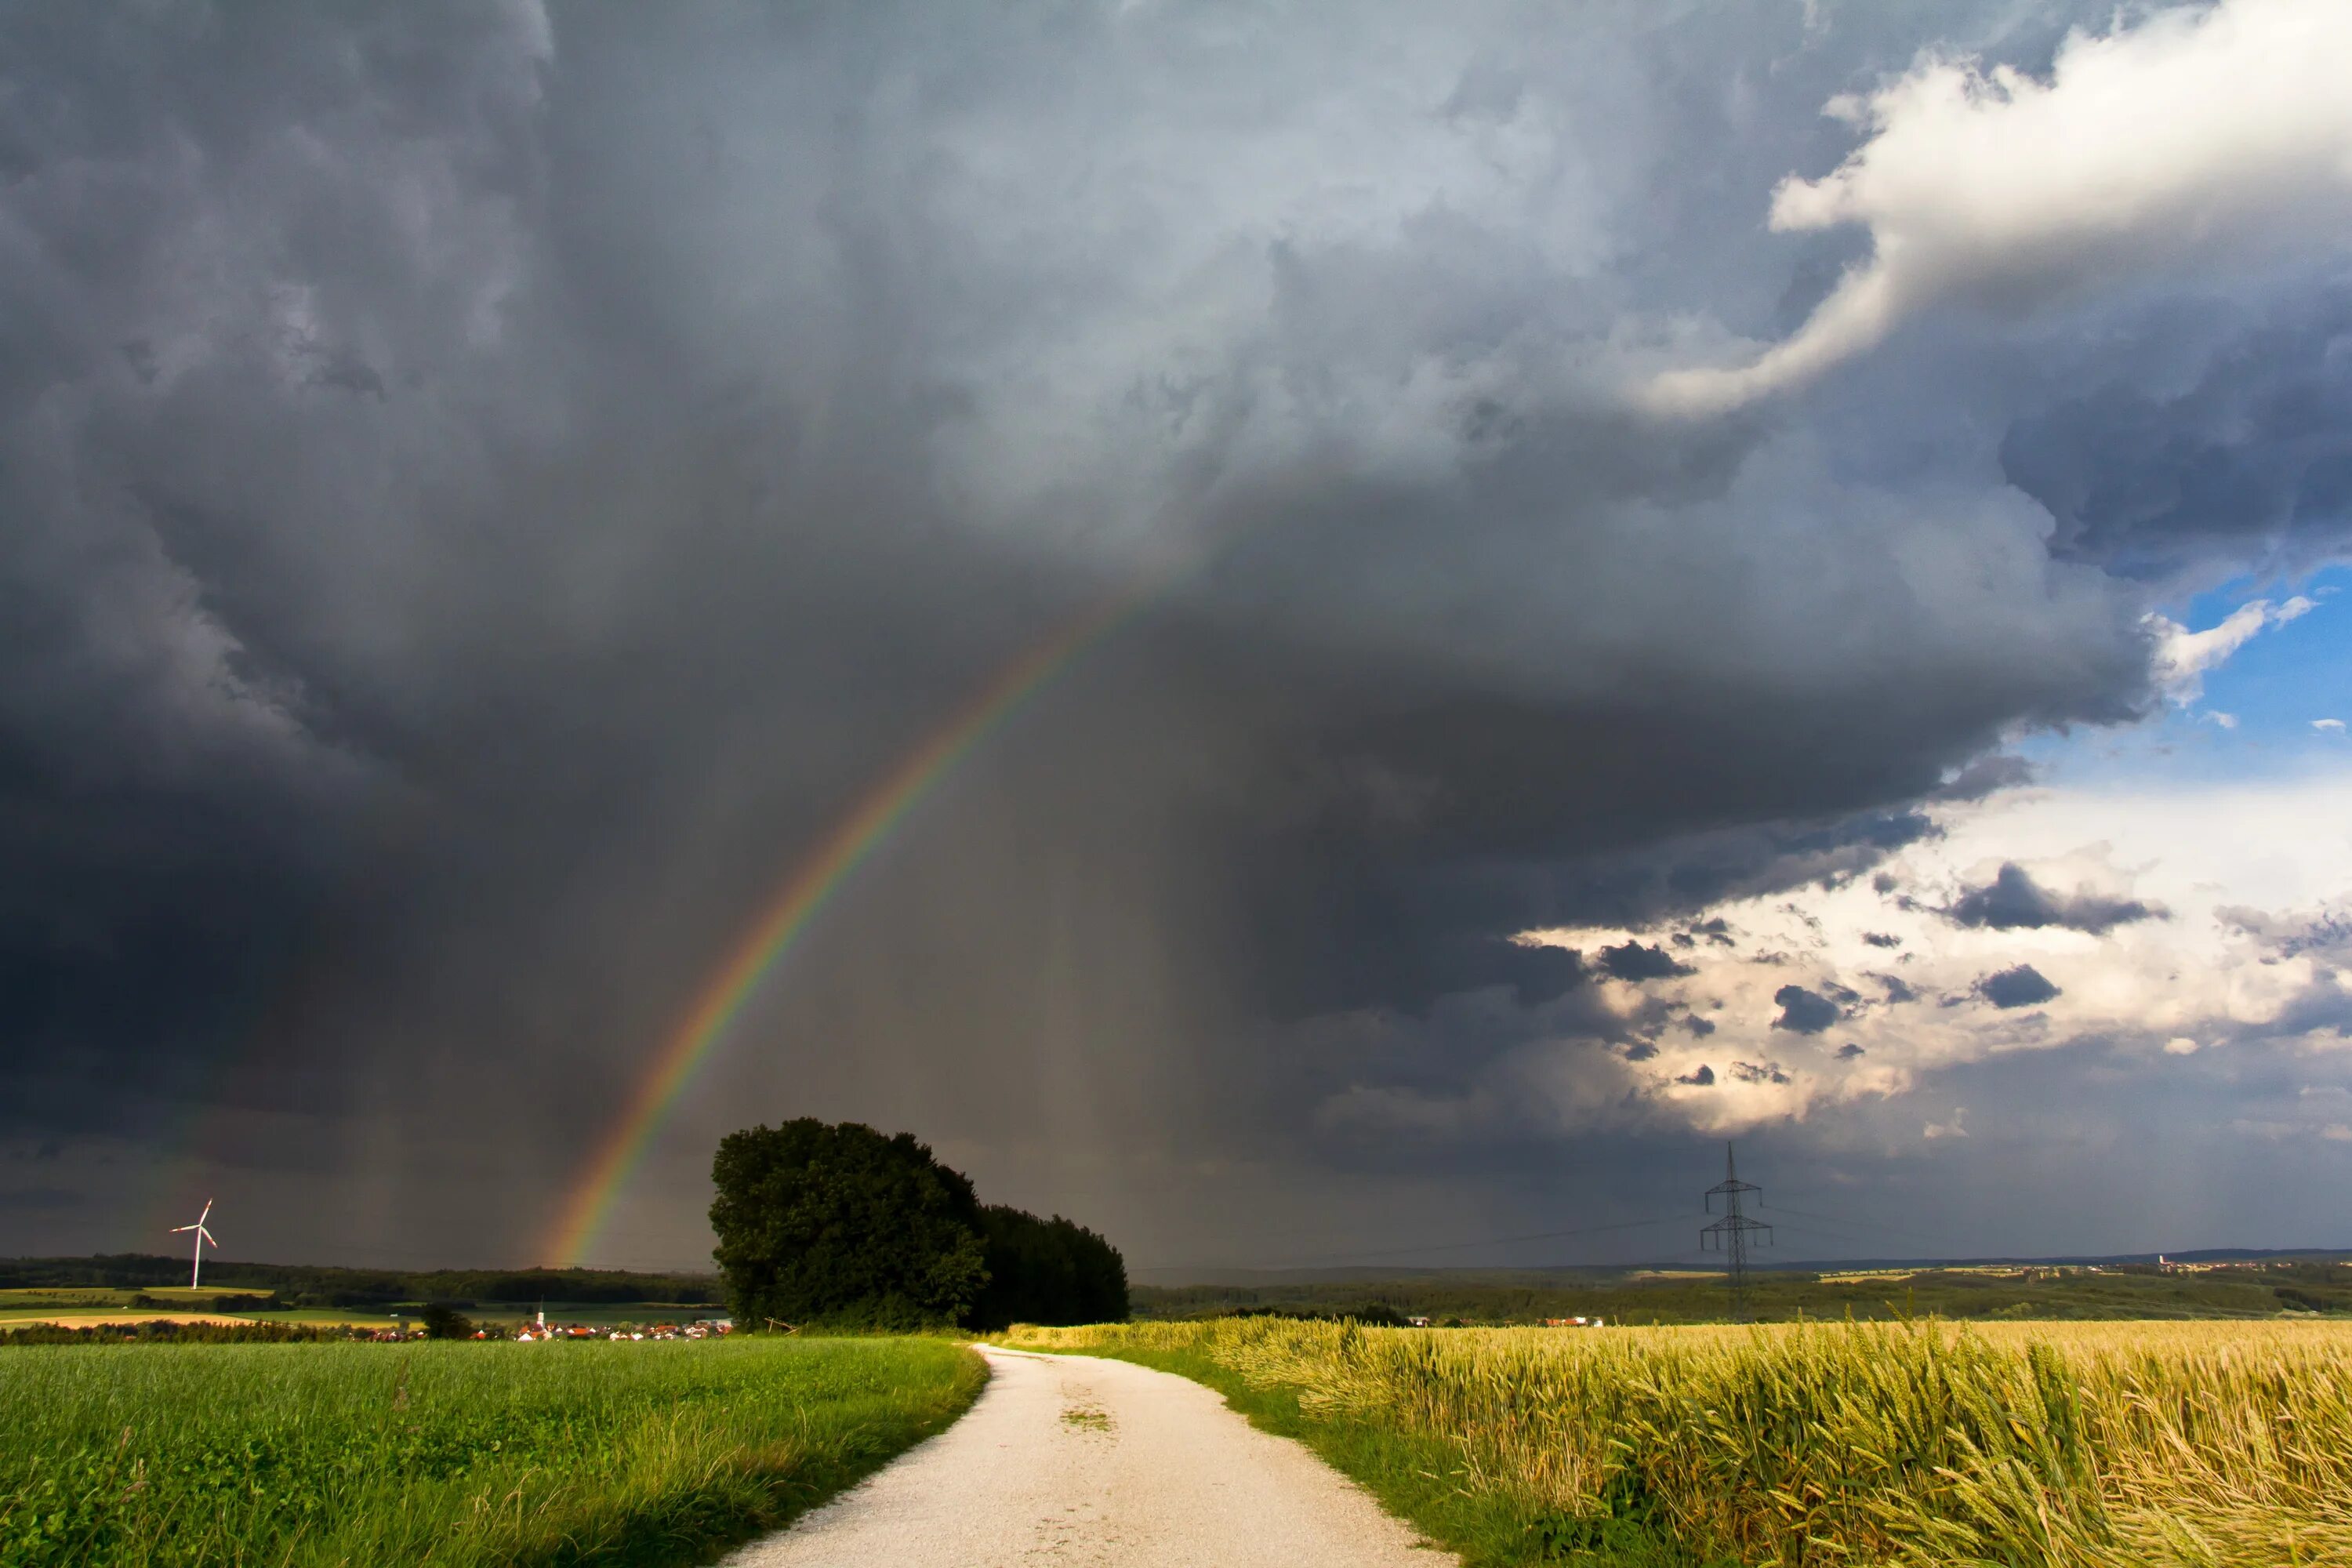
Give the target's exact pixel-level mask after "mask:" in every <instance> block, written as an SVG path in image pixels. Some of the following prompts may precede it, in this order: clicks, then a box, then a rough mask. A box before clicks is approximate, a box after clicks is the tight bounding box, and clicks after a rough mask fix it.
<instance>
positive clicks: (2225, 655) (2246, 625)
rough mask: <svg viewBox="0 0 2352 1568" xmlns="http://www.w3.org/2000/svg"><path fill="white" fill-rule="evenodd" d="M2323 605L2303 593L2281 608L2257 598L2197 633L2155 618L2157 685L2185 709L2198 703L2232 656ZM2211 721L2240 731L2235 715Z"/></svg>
mask: <svg viewBox="0 0 2352 1568" xmlns="http://www.w3.org/2000/svg"><path fill="white" fill-rule="evenodd" d="M2318 607H2319V606H2318V605H2317V603H2316V602H2315V601H2314V600H2311V599H2306V598H2305V597H2304V596H2303V595H2300V594H2298V595H2295V596H2294V598H2292V599H2288V600H2286V601H2284V603H2281V604H2276V605H2273V604H2272V603H2271V602H2270V601H2269V600H2268V599H2254V600H2252V601H2250V602H2248V603H2246V604H2243V605H2239V606H2238V607H2237V608H2236V609H2234V610H2232V611H2231V612H2230V613H2229V614H2228V615H2227V616H2223V617H2222V619H2221V622H2220V623H2219V624H2217V625H2214V626H2208V627H2206V628H2205V629H2204V630H2203V631H2201V632H2192V631H2190V630H2189V628H2188V627H2187V626H2182V625H2181V624H2180V623H2179V621H2176V620H2172V619H2169V618H2168V617H2167V616H2148V618H2147V625H2148V628H2149V630H2151V631H2153V632H2154V633H2155V634H2156V639H2157V642H2156V679H2157V684H2158V685H2159V686H2161V687H2162V688H2163V689H2164V694H2165V695H2166V696H2168V697H2169V698H2171V699H2172V700H2173V701H2175V702H2178V703H2180V704H2183V705H2184V706H2185V705H2187V704H2188V703H2190V702H2194V701H2196V700H2197V699H2198V698H2200V697H2201V696H2203V695H2204V692H2205V677H2206V676H2207V675H2208V674H2209V673H2210V672H2211V671H2212V670H2214V669H2216V668H2220V667H2221V665H2222V664H2224V663H2226V662H2227V661H2228V659H2229V658H2230V656H2231V654H2233V653H2236V652H2237V651H2238V650H2239V649H2240V648H2242V647H2245V646H2246V645H2247V644H2248V643H2250V642H2252V641H2253V640H2254V638H2255V637H2256V636H2257V635H2259V634H2260V633H2261V632H2263V630H2264V629H2266V628H2268V627H2271V626H2284V625H2286V624H2287V622H2289V621H2292V620H2296V619H2299V618H2301V617H2302V616H2306V615H2308V614H2310V613H2311V612H2312V611H2313V610H2315V609H2317V608H2318ZM2209 717H2210V718H2211V719H2212V720H2213V721H2215V722H2216V723H2218V724H2220V725H2221V727H2222V728H2223V729H2225V730H2233V729H2235V728H2237V724H2238V721H2237V720H2236V718H2235V717H2234V716H2231V715H2229V714H2221V713H2216V714H2211V715H2209Z"/></svg>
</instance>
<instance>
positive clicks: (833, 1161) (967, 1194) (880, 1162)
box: [710, 1117, 988, 1329]
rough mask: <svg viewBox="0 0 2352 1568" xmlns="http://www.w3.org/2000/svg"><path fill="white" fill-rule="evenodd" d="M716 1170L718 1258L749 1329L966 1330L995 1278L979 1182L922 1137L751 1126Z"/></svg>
mask: <svg viewBox="0 0 2352 1568" xmlns="http://www.w3.org/2000/svg"><path fill="white" fill-rule="evenodd" d="M710 1174H711V1179H712V1181H713V1182H714V1183H715V1184H717V1186H718V1189H719V1195H718V1198H717V1200H716V1201H715V1202H713V1203H712V1204H711V1205H710V1227H711V1229H712V1230H713V1231H715V1232H717V1233H718V1237H719V1246H718V1247H717V1248H716V1249H715V1251H714V1252H713V1256H714V1257H715V1258H717V1259H718V1260H719V1274H720V1277H721V1279H723V1280H724V1282H725V1286H726V1290H727V1304H728V1307H729V1309H730V1310H731V1311H732V1312H733V1313H734V1315H735V1320H736V1321H738V1322H739V1323H741V1324H742V1325H743V1326H744V1327H745V1328H747V1329H757V1328H760V1327H761V1325H762V1324H763V1323H764V1322H766V1321H768V1320H771V1319H773V1320H776V1321H782V1322H787V1323H793V1324H802V1323H825V1324H833V1325H837V1326H842V1327H856V1328H877V1329H916V1328H925V1327H929V1326H933V1325H938V1324H946V1323H955V1322H960V1321H962V1320H963V1318H964V1316H965V1315H966V1314H967V1313H968V1312H969V1311H970V1310H971V1306H972V1303H973V1302H974V1301H975V1300H977V1299H978V1297H979V1295H980V1291H981V1288H982V1285H983V1284H984V1283H985V1282H986V1280H987V1279H988V1273H987V1268H986V1266H985V1262H984V1259H983V1256H982V1246H981V1238H980V1223H981V1218H980V1202H979V1200H978V1198H976V1197H975V1196H974V1195H973V1194H972V1189H971V1182H969V1181H968V1180H966V1179H965V1178H964V1176H963V1175H962V1174H961V1173H959V1172H956V1171H951V1170H950V1169H949V1168H948V1167H947V1166H945V1165H942V1164H940V1163H939V1161H937V1160H936V1159H934V1158H932V1155H931V1151H930V1149H929V1146H928V1145H926V1144H923V1143H919V1142H916V1140H915V1136H914V1134H913V1133H911V1132H901V1133H899V1134H898V1135H897V1136H896V1137H885V1136H883V1135H882V1134H881V1133H879V1132H877V1131H875V1130H874V1129H873V1128H871V1127H867V1126H866V1125H864V1124H863V1123H860V1122H855V1121H845V1122H842V1123H839V1124H837V1125H835V1124H832V1123H828V1122H824V1121H816V1120H815V1119H814V1118H811V1117H803V1118H801V1119H800V1120H798V1121H787V1122H785V1123H783V1124H782V1126H780V1127H753V1128H750V1129H747V1130H745V1131H740V1132H730V1133H729V1134H728V1135H727V1136H726V1137H725V1138H723V1139H721V1140H720V1141H719V1152H718V1155H717V1157H716V1158H715V1159H713V1161H712V1162H711V1168H710Z"/></svg>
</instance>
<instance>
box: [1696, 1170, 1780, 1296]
mask: <svg viewBox="0 0 2352 1568" xmlns="http://www.w3.org/2000/svg"><path fill="white" fill-rule="evenodd" d="M1763 1190H1764V1189H1763V1188H1761V1187H1759V1186H1758V1185H1756V1184H1754V1183H1753V1182H1743V1181H1741V1180H1740V1179H1739V1168H1738V1166H1737V1165H1735V1164H1733V1163H1732V1159H1731V1145H1730V1144H1728V1143H1726V1144H1725V1145H1724V1146H1723V1180H1722V1181H1720V1182H1718V1183H1717V1184H1715V1185H1714V1186H1711V1187H1709V1188H1707V1190H1706V1212H1707V1213H1709V1214H1713V1213H1715V1212H1716V1207H1715V1201H1716V1199H1717V1198H1721V1199H1722V1200H1723V1217H1722V1218H1721V1219H1718V1220H1717V1221H1716V1222H1715V1223H1714V1224H1713V1225H1710V1226H1706V1228H1705V1229H1703V1230H1701V1231H1700V1232H1699V1233H1698V1244H1699V1246H1700V1247H1701V1248H1703V1249H1706V1250H1710V1251H1716V1252H1720V1253H1722V1254H1723V1255H1724V1261H1725V1263H1726V1264H1727V1266H1728V1267H1727V1268H1726V1270H1725V1273H1724V1280H1723V1282H1724V1284H1725V1285H1726V1286H1727V1287H1728V1288H1729V1289H1730V1292H1731V1321H1733V1322H1735V1323H1744V1322H1746V1321H1748V1237H1751V1236H1755V1235H1756V1234H1757V1233H1759V1231H1760V1232H1761V1233H1762V1235H1763V1239H1762V1240H1761V1241H1759V1242H1758V1243H1757V1244H1756V1245H1758V1246H1759V1247H1769V1246H1771V1245H1772V1227H1771V1226H1769V1225H1766V1224H1765V1223H1764V1222H1763V1221H1761V1220H1753V1219H1749V1218H1748V1216H1747V1215H1744V1214H1741V1213H1740V1212H1739V1200H1740V1199H1741V1198H1742V1197H1744V1196H1746V1195H1747V1194H1749V1193H1761V1192H1762V1191H1763Z"/></svg>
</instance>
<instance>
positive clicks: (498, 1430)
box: [0, 1338, 987, 1568]
mask: <svg viewBox="0 0 2352 1568" xmlns="http://www.w3.org/2000/svg"><path fill="white" fill-rule="evenodd" d="M986 1380H987V1371H986V1368H985V1366H984V1365H983V1364H982V1363H981V1361H980V1359H979V1358H978V1357H977V1356H975V1355H973V1354H972V1353H971V1352H970V1351H968V1350H966V1349H963V1348H962V1347H961V1346H959V1345H956V1344H953V1343H950V1342H945V1341H941V1340H937V1339H923V1338H906V1339H816V1340H764V1339H749V1340H741V1341H733V1342H725V1343H715V1344H714V1343H707V1342H706V1343H692V1342H677V1343H668V1342H664V1343H658V1344H656V1343H651V1342H647V1343H635V1342H630V1343H624V1344H614V1343H610V1342H590V1343H583V1344H577V1345H572V1344H549V1345H520V1344H514V1343H509V1342H485V1343H473V1342H456V1343H446V1344H444V1343H429V1344H413V1345H398V1346H391V1345H384V1346H379V1345H368V1344H300V1345H168V1344H141V1345H113V1346H109V1345H89V1346H59V1347H28V1348H18V1349H15V1350H12V1351H10V1352H8V1353H7V1354H6V1355H5V1356H0V1568H51V1565H53V1564H54V1565H60V1568H61V1565H63V1564H68V1563H71V1564H92V1563H104V1564H121V1565H124V1568H182V1565H193V1564H199V1563H202V1564H215V1563H217V1564H238V1565H242V1564H264V1563H266V1564H269V1565H270V1568H304V1565H310V1564H321V1565H323V1564H329V1563H404V1564H410V1563H415V1564H434V1565H440V1564H451V1565H473V1564H491V1563H496V1564H501V1565H517V1568H522V1565H529V1568H559V1565H570V1564H590V1563H594V1564H614V1565H621V1564H626V1565H629V1568H656V1565H667V1564H682V1563H701V1562H707V1561H709V1560H710V1559H711V1558H712V1557H714V1556H715V1555H717V1554H718V1553H719V1552H720V1551H721V1550H723V1549H724V1548H725V1547H727V1546H729V1545H731V1544H733V1543H735V1542H740V1541H743V1540H745V1539H748V1538H749V1537H751V1536H752V1535H754V1534H757V1533H759V1532H761V1531H765V1530H771V1529H773V1528H775V1527H777V1526H779V1525H781V1524H783V1523H785V1522H787V1521H790V1520H791V1519H792V1518H793V1516H795V1515H796V1514H798V1513H800V1512H802V1511H803V1510H806V1509H807V1508H809V1507H811V1506H813V1505H814V1504H815V1503H817V1502H820V1501H822V1500H824V1499H825V1498H827V1497H830V1496H832V1495H833V1494H834V1493H835V1492H837V1491H839V1490H841V1489H843V1488H845V1487H846V1486H848V1485H850V1484H852V1483H853V1482H855V1481H856V1480H858V1479H861V1478H862V1477H864V1476H866V1474H868V1473H869V1472H871V1471H872V1470H874V1469H876V1468H878V1467H879V1466H880V1465H882V1464H883V1463H884V1462H885V1461H887V1459H889V1458H892V1457H893V1456H895V1455H897V1454H898V1453H899V1452H901V1451H902V1450H904V1449H905V1448H907V1447H909V1446H911V1445H912V1444H914V1443H916V1442H918V1441H919V1440H920V1439H922V1438H923V1437H926V1436H929V1435H930V1434H932V1433H934V1432H937V1431H939V1430H940V1429H941V1428H942V1427H944V1426H947V1425H948V1424H949V1423H950V1422H951V1421H953V1420H954V1419H955V1418H956V1417H957V1416H958V1415H961V1414H962V1413H963V1411H964V1410H965V1409H966V1408H967V1407H968V1406H969V1405H971V1402H972V1400H973V1399H974V1398H976V1397H977V1396H978V1394H979V1393H980V1390H981V1387H982V1384H984V1383H985V1382H986Z"/></svg>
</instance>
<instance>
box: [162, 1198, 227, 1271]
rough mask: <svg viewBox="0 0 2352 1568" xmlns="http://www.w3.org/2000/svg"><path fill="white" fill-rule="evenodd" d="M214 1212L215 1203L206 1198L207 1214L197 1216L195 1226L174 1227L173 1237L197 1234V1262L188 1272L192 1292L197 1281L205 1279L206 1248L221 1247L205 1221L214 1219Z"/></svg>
mask: <svg viewBox="0 0 2352 1568" xmlns="http://www.w3.org/2000/svg"><path fill="white" fill-rule="evenodd" d="M212 1212H213V1201H212V1199H210V1198H206V1199H205V1212H204V1213H202V1214H200V1215H197V1216H196V1223H195V1224H194V1225H175V1226H173V1227H172V1234H173V1236H177V1235H179V1234H180V1233H181V1232H183V1231H189V1230H193V1231H194V1232H195V1233H196V1260H195V1263H194V1266H193V1267H191V1268H189V1270H188V1289H191V1290H193V1289H195V1288H196V1281H197V1280H199V1279H203V1278H204V1274H205V1247H218V1246H219V1245H220V1243H219V1242H217V1241H215V1240H214V1239H213V1233H212V1232H211V1231H208V1230H206V1229H205V1220H207V1219H209V1218H211V1217H212Z"/></svg>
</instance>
